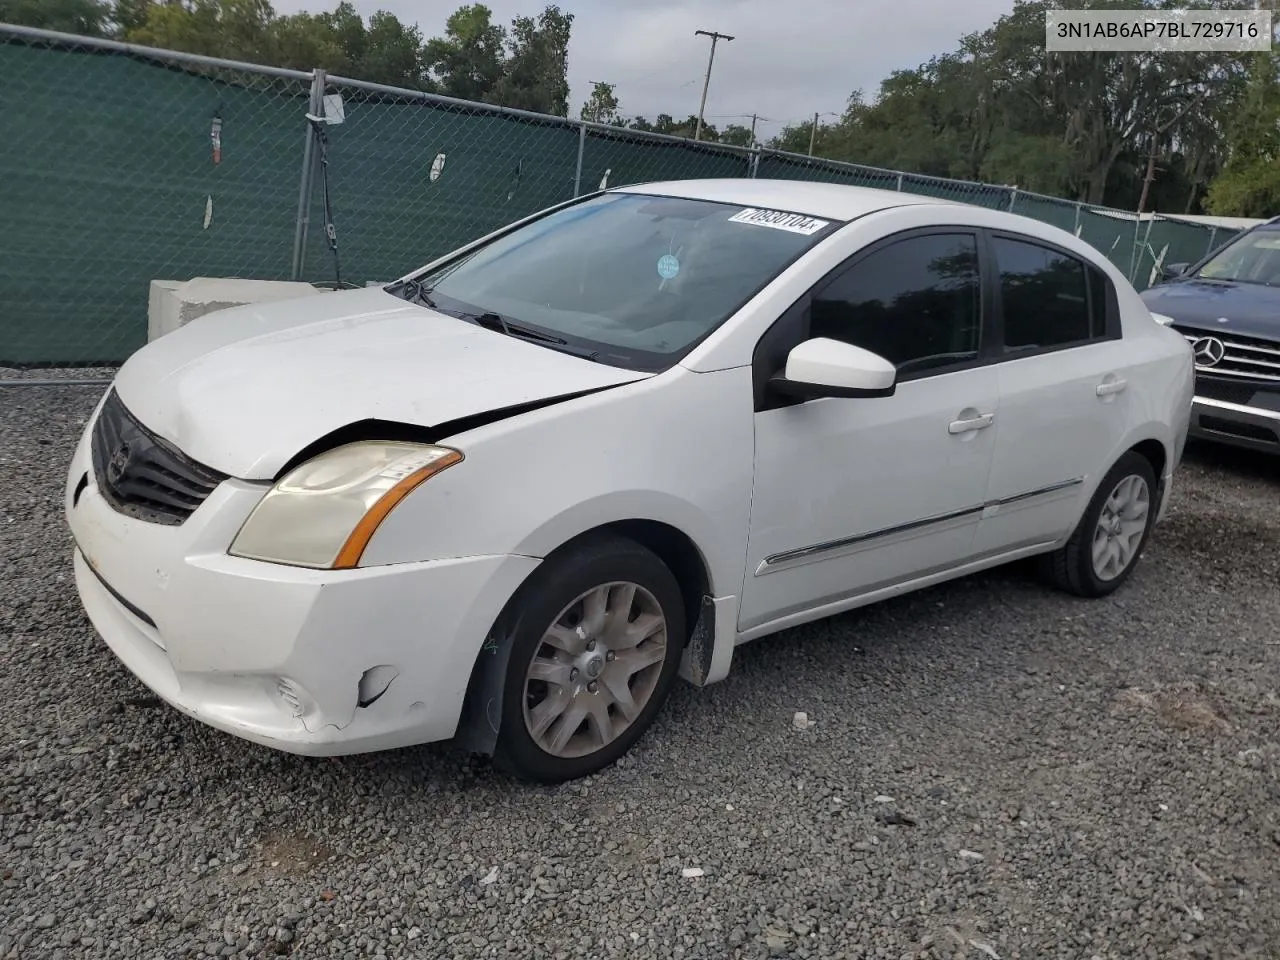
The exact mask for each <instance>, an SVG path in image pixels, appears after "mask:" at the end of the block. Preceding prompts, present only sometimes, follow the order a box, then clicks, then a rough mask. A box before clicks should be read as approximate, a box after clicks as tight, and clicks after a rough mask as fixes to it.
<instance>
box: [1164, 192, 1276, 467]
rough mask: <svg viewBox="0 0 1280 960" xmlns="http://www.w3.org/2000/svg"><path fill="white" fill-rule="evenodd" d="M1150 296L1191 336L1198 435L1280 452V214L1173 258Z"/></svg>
mask: <svg viewBox="0 0 1280 960" xmlns="http://www.w3.org/2000/svg"><path fill="white" fill-rule="evenodd" d="M1142 299H1143V300H1144V301H1145V302H1146V304H1147V307H1148V309H1150V310H1151V312H1152V313H1153V314H1155V315H1156V319H1157V320H1159V321H1160V322H1161V323H1165V324H1167V325H1169V326H1171V327H1173V328H1174V329H1175V330H1177V331H1178V332H1179V333H1181V334H1182V335H1183V336H1184V337H1186V338H1187V340H1188V341H1190V342H1191V345H1192V352H1193V353H1194V354H1195V361H1196V398H1195V403H1194V406H1193V408H1192V413H1191V430H1190V435H1191V436H1193V437H1200V438H1202V439H1206V440H1213V441H1217V442H1220V443H1227V444H1231V445H1233V446H1239V447H1246V448H1249V449H1253V450H1261V451H1265V452H1267V453H1280V217H1276V218H1275V219H1273V220H1270V221H1268V222H1266V223H1263V224H1259V225H1258V226H1256V227H1253V228H1251V229H1249V230H1247V231H1245V232H1244V233H1242V234H1240V236H1238V237H1236V238H1235V239H1234V240H1232V241H1231V242H1230V243H1228V244H1226V245H1225V246H1223V247H1221V248H1220V249H1218V250H1215V251H1214V252H1213V253H1211V254H1209V255H1208V256H1207V257H1205V258H1204V259H1203V260H1201V261H1200V262H1199V263H1195V264H1185V263H1175V264H1170V265H1168V266H1167V267H1166V268H1165V270H1164V278H1163V280H1162V281H1161V282H1160V283H1158V284H1157V285H1156V286H1154V287H1151V288H1150V289H1148V290H1146V291H1144V292H1143V293H1142Z"/></svg>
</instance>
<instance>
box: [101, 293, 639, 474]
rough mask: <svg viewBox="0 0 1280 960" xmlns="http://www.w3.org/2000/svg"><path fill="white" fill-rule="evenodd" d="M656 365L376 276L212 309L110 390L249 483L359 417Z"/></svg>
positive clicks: (533, 396) (522, 395)
mask: <svg viewBox="0 0 1280 960" xmlns="http://www.w3.org/2000/svg"><path fill="white" fill-rule="evenodd" d="M648 376H651V374H648V373H643V372H638V371H633V370H623V369H620V368H618V367H611V366H608V365H605V364H600V363H595V362H592V361H590V360H585V359H582V358H579V357H574V356H570V355H568V354H564V353H558V352H556V351H554V350H550V349H548V348H546V347H542V346H538V345H536V344H533V343H529V342H528V341H523V340H517V339H515V338H512V337H508V336H506V335H504V334H501V333H497V332H494V331H492V330H487V329H485V328H483V327H479V326H476V325H475V324H472V323H468V322H467V321H464V320H458V319H456V318H454V317H450V316H446V315H445V314H442V313H438V312H436V311H434V310H429V309H427V308H425V307H422V306H418V305H417V304H413V303H408V302H406V301H404V300H401V299H399V298H398V297H395V296H393V295H391V294H389V293H387V292H386V291H385V290H383V289H382V288H381V287H372V288H367V289H361V290H351V291H342V292H336V293H324V294H321V295H318V296H314V297H304V298H301V299H298V300H286V301H277V302H273V303H266V304H254V305H249V306H243V307H234V308H231V309H228V310H222V311H218V312H216V313H211V314H208V315H206V316H204V317H201V318H199V319H197V320H194V321H192V322H191V323H189V324H187V325H185V326H183V327H180V328H179V329H177V330H175V331H174V332H172V333H169V334H166V335H165V336H163V337H160V338H159V339H157V340H155V341H154V342H152V343H150V344H148V345H147V346H145V347H143V348H142V349H141V350H139V351H138V352H137V353H135V354H134V355H133V356H132V357H130V358H129V360H128V362H126V363H125V364H124V366H123V367H122V368H121V369H120V372H119V375H118V376H117V378H116V389H117V391H118V392H119V395H120V399H121V400H122V401H123V402H124V404H125V406H126V407H128V408H129V409H130V410H131V411H132V412H133V414H134V416H136V417H137V418H138V419H139V420H140V421H141V422H142V423H143V424H144V425H145V426H147V427H148V428H149V429H151V430H152V431H154V432H155V433H157V434H159V435H160V436H161V437H163V438H164V439H166V440H168V441H169V442H170V443H173V444H174V445H176V446H177V447H178V448H179V449H180V450H182V451H183V452H184V453H186V454H187V455H188V456H190V457H192V458H194V459H196V460H198V461H200V462H201V463H204V464H206V465H208V466H210V467H213V468H214V469H216V470H219V471H222V472H223V473H226V474H228V475H230V476H233V477H239V478H241V479H246V480H250V479H268V478H271V477H274V476H275V475H276V474H277V473H278V472H279V470H280V469H281V468H282V467H283V466H284V465H285V464H286V463H288V461H289V460H290V459H291V458H292V457H294V456H295V455H296V454H297V453H298V452H299V451H301V450H302V449H303V448H304V447H306V446H308V445H309V444H311V443H314V442H315V441H316V440H319V439H320V438H321V437H324V436H326V435H327V434H329V433H331V432H332V431H334V430H337V429H339V428H341V427H344V426H347V425H348V424H352V423H355V422H357V421H361V420H386V421H393V422H397V423H406V424H411V425H414V426H421V427H436V426H440V425H442V424H447V423H450V422H452V421H456V420H458V419H460V418H463V417H472V416H476V415H479V414H485V413H490V412H493V411H498V410H503V409H505V408H508V407H517V406H520V405H523V404H528V403H536V402H538V401H547V400H554V399H556V398H558V397H563V396H570V395H574V394H580V393H583V392H589V391H592V390H599V389H602V388H605V387H610V386H616V385H620V384H623V383H630V382H634V381H637V380H642V379H645V378H646V377H648Z"/></svg>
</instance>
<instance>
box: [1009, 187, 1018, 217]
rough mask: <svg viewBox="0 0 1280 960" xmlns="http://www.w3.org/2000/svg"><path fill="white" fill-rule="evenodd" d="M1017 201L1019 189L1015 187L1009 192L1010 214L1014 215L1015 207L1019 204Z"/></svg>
mask: <svg viewBox="0 0 1280 960" xmlns="http://www.w3.org/2000/svg"><path fill="white" fill-rule="evenodd" d="M1017 200H1018V188H1017V187H1014V188H1013V189H1012V190H1010V191H1009V212H1010V213H1013V205H1014V204H1015V203H1016V202H1017Z"/></svg>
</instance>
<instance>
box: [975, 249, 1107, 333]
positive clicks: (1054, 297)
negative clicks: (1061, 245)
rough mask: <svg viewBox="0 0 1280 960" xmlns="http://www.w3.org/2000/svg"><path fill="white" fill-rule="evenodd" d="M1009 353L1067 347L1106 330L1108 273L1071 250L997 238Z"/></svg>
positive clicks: (997, 256)
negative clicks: (1062, 250)
mask: <svg viewBox="0 0 1280 960" xmlns="http://www.w3.org/2000/svg"><path fill="white" fill-rule="evenodd" d="M992 243H993V245H994V248H995V255H996V264H997V267H998V268H999V271H1000V303H1001V306H1002V314H1003V317H1004V349H1005V351H1006V352H1012V351H1018V352H1021V351H1024V350H1037V349H1045V348H1051V347H1062V346H1068V345H1074V344H1080V343H1087V342H1089V341H1091V340H1097V339H1101V338H1103V337H1104V336H1105V335H1106V313H1107V311H1106V303H1107V289H1106V278H1105V277H1104V276H1103V275H1102V273H1101V272H1100V271H1098V270H1096V269H1094V268H1092V267H1089V266H1088V265H1087V264H1085V262H1084V261H1082V260H1079V259H1077V258H1075V257H1073V256H1071V255H1069V254H1066V253H1062V252H1061V251H1058V250H1052V249H1050V248H1049V247H1043V246H1041V245H1039V244H1037V243H1026V242H1023V241H1020V240H1011V239H1009V238H1007V237H995V238H994V239H993V240H992Z"/></svg>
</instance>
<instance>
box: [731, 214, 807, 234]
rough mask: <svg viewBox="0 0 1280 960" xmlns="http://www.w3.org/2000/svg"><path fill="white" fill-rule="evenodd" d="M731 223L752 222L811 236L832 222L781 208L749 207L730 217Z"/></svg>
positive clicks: (756, 224) (758, 225) (759, 225)
mask: <svg viewBox="0 0 1280 960" xmlns="http://www.w3.org/2000/svg"><path fill="white" fill-rule="evenodd" d="M729 222H730V223H750V224H754V225H755V226H757V227H773V229H775V230H786V231H787V232H788V233H799V234H802V235H803V236H806V237H811V236H813V235H814V234H815V233H817V232H818V231H819V230H821V229H822V228H823V227H825V226H827V224H828V223H829V222H830V221H828V220H818V219H817V218H816V217H806V216H804V215H803V214H800V213H784V212H783V211H781V210H757V209H756V208H754V207H748V208H747V209H745V210H741V211H739V212H738V213H735V214H734V215H733V216H732V217H730V218H729Z"/></svg>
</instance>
